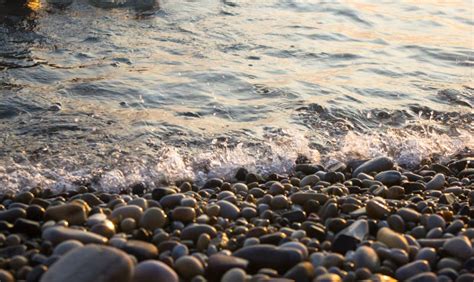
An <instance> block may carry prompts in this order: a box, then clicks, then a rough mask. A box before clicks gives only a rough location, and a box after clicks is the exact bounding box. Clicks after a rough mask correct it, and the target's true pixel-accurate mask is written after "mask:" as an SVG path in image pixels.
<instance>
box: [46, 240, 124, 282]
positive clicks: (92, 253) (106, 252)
mask: <svg viewBox="0 0 474 282" xmlns="http://www.w3.org/2000/svg"><path fill="white" fill-rule="evenodd" d="M132 267H133V264H132V260H131V259H130V258H129V257H128V255H127V254H126V253H124V252H122V251H120V250H118V249H115V248H111V247H105V246H98V245H89V246H86V247H80V248H76V249H74V250H73V251H71V252H68V253H67V254H66V255H64V256H63V257H61V258H60V259H59V260H58V261H57V262H56V263H54V264H53V265H52V266H51V268H50V269H49V270H48V271H47V272H46V273H45V274H44V275H43V276H42V278H41V281H42V282H63V281H68V282H79V281H101V282H128V281H130V280H131V278H132Z"/></svg>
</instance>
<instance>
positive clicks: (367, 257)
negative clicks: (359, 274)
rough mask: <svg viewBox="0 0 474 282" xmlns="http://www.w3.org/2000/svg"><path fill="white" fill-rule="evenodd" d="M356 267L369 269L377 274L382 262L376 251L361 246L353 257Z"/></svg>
mask: <svg viewBox="0 0 474 282" xmlns="http://www.w3.org/2000/svg"><path fill="white" fill-rule="evenodd" d="M353 260H354V266H355V267H356V268H364V267H365V268H367V269H369V270H370V271H372V272H375V271H377V270H378V268H379V267H380V260H379V257H378V255H377V253H376V252H375V250H374V249H372V248H370V247H367V246H361V247H359V248H357V250H356V251H355V253H354V256H353Z"/></svg>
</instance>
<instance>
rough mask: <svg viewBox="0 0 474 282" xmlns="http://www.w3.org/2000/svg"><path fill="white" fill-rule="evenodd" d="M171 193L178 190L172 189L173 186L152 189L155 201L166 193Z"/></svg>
mask: <svg viewBox="0 0 474 282" xmlns="http://www.w3.org/2000/svg"><path fill="white" fill-rule="evenodd" d="M171 194H176V191H175V190H173V189H171V188H164V187H160V188H155V189H153V191H151V197H152V199H153V200H155V201H159V200H161V198H163V197H164V196H166V195H171Z"/></svg>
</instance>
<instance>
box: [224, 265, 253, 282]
mask: <svg viewBox="0 0 474 282" xmlns="http://www.w3.org/2000/svg"><path fill="white" fill-rule="evenodd" d="M246 280H247V273H245V271H244V270H242V269H240V268H233V269H230V270H228V271H227V272H226V273H225V274H224V276H223V277H222V280H221V282H245V281H246Z"/></svg>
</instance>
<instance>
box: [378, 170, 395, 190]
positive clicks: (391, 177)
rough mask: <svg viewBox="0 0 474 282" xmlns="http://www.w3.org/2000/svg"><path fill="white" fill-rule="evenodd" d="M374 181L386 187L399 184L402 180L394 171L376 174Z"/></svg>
mask: <svg viewBox="0 0 474 282" xmlns="http://www.w3.org/2000/svg"><path fill="white" fill-rule="evenodd" d="M375 180H377V181H380V182H382V183H383V184H385V185H387V186H392V185H396V184H399V183H400V181H401V180H402V174H401V173H400V172H398V171H396V170H386V171H382V172H380V173H378V174H377V175H376V176H375Z"/></svg>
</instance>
